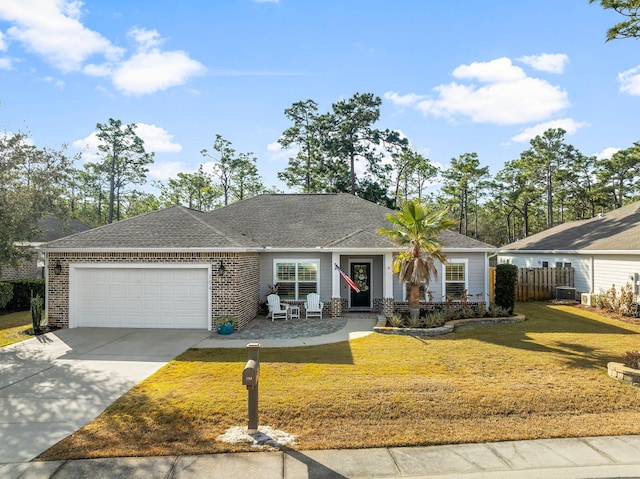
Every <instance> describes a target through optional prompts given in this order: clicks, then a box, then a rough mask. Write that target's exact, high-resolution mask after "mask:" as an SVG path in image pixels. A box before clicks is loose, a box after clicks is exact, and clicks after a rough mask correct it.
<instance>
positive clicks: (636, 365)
mask: <svg viewBox="0 0 640 479" xmlns="http://www.w3.org/2000/svg"><path fill="white" fill-rule="evenodd" d="M622 363H623V364H624V365H625V366H626V367H628V368H632V369H640V351H627V352H626V353H624V354H623V355H622Z"/></svg>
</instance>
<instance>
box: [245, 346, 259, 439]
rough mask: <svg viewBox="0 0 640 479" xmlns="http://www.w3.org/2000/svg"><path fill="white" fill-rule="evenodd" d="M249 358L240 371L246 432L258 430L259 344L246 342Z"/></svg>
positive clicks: (250, 432)
mask: <svg viewBox="0 0 640 479" xmlns="http://www.w3.org/2000/svg"><path fill="white" fill-rule="evenodd" d="M247 350H248V351H249V360H248V361H247V364H246V366H245V367H244V370H243V371H242V385H243V386H247V394H248V403H249V407H248V409H249V423H248V426H247V432H248V433H249V434H253V433H255V432H257V431H258V378H259V377H260V344H259V343H250V344H247Z"/></svg>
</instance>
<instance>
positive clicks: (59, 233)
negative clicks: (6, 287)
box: [0, 215, 91, 281]
mask: <svg viewBox="0 0 640 479" xmlns="http://www.w3.org/2000/svg"><path fill="white" fill-rule="evenodd" d="M36 228H37V231H36V233H35V235H34V236H33V237H32V238H29V240H28V241H23V242H21V243H20V246H22V247H24V248H29V249H31V250H33V254H31V255H30V256H29V257H27V258H23V259H22V260H20V261H19V262H18V265H17V266H9V265H7V266H3V267H2V271H1V272H0V281H7V280H12V279H37V278H44V254H42V253H40V252H38V251H37V250H38V248H39V247H40V246H41V245H43V244H44V243H46V242H49V241H53V240H56V239H58V238H62V237H64V236H68V235H71V234H74V233H79V232H81V231H86V230H88V229H91V227H90V226H87V225H85V224H84V223H80V222H79V221H76V220H72V219H65V220H60V219H59V218H56V217H55V216H52V215H48V216H46V217H44V218H42V219H40V220H38V222H37V223H36Z"/></svg>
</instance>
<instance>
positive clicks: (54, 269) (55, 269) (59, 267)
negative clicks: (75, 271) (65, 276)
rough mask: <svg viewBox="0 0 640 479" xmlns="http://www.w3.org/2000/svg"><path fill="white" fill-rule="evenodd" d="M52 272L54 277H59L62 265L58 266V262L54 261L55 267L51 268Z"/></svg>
mask: <svg viewBox="0 0 640 479" xmlns="http://www.w3.org/2000/svg"><path fill="white" fill-rule="evenodd" d="M53 272H54V273H55V274H56V275H59V274H60V273H62V265H61V264H60V261H56V265H55V266H54V267H53Z"/></svg>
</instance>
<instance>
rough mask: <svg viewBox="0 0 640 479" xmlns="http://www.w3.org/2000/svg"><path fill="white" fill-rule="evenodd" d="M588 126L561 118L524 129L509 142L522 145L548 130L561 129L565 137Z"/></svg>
mask: <svg viewBox="0 0 640 479" xmlns="http://www.w3.org/2000/svg"><path fill="white" fill-rule="evenodd" d="M585 126H589V124H588V123H585V122H579V121H575V120H573V119H571V118H562V119H559V120H551V121H547V122H545V123H540V124H538V125H535V126H532V127H530V128H526V129H525V130H523V131H522V132H521V133H520V134H518V135H516V136H514V137H513V138H511V141H515V142H516V143H522V142H526V141H529V140H531V139H532V138H535V137H536V136H538V135H542V134H543V133H544V132H545V131H547V130H548V129H549V128H562V129H563V130H565V131H566V132H567V135H573V134H575V133H576V132H577V131H578V130H579V129H580V128H583V127H585Z"/></svg>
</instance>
